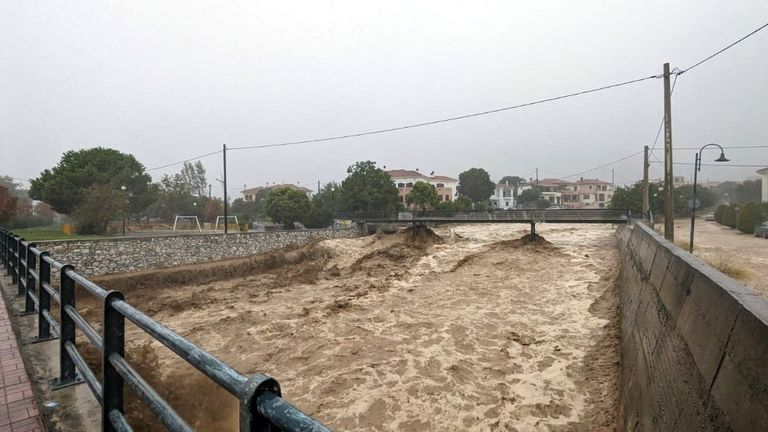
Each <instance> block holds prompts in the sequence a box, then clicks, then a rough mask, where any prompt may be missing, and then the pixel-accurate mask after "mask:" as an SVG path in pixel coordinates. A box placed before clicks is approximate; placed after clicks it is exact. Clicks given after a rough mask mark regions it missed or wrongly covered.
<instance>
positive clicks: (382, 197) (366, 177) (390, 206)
mask: <svg viewBox="0 0 768 432" xmlns="http://www.w3.org/2000/svg"><path fill="white" fill-rule="evenodd" d="M347 174H348V175H347V178H345V179H344V181H342V182H341V189H342V191H343V208H345V209H346V210H348V211H352V212H355V211H387V210H395V209H397V208H398V206H399V204H400V197H399V195H398V191H397V187H396V186H395V183H394V182H393V181H392V177H390V175H389V174H387V172H386V171H384V170H382V169H379V168H377V167H376V162H372V161H361V162H357V163H355V164H354V165H352V166H350V167H349V168H347Z"/></svg>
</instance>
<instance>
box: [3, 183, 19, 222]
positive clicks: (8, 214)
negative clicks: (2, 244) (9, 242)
mask: <svg viewBox="0 0 768 432" xmlns="http://www.w3.org/2000/svg"><path fill="white" fill-rule="evenodd" d="M17 200H18V198H16V197H15V196H13V195H11V192H10V191H9V190H8V188H6V187H5V186H0V223H7V222H8V221H10V220H11V219H13V217H14V216H15V215H16V201H17Z"/></svg>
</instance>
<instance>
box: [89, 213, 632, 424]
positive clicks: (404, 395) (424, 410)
mask: <svg viewBox="0 0 768 432" xmlns="http://www.w3.org/2000/svg"><path fill="white" fill-rule="evenodd" d="M539 228H540V229H539V232H540V234H541V235H542V236H543V237H544V238H545V239H546V240H543V239H540V240H539V241H538V242H536V243H534V244H526V243H525V242H523V241H520V240H516V239H520V238H521V237H522V236H523V235H524V234H525V233H526V231H525V230H523V229H521V226H519V225H457V226H441V227H438V228H435V231H434V233H435V234H428V235H423V233H422V235H420V236H414V235H413V234H412V233H399V234H394V235H377V236H370V237H365V238H358V239H339V240H326V241H322V242H317V243H312V244H309V245H305V246H303V247H300V248H294V249H292V250H285V251H278V252H273V253H268V254H264V255H260V256H256V257H253V258H250V259H241V260H233V261H230V262H222V263H211V264H208V265H206V266H203V267H200V266H198V267H196V268H191V267H190V268H175V269H167V270H161V271H149V272H140V273H136V274H131V275H115V276H109V277H105V278H102V279H101V280H100V282H101V283H102V284H103V285H105V286H106V287H109V288H112V289H120V290H123V291H124V293H125V295H126V298H127V300H128V301H129V302H130V303H132V304H134V305H136V306H137V307H138V308H139V309H142V310H144V311H146V312H147V313H148V314H149V315H151V316H152V317H154V318H155V319H157V320H159V321H160V322H162V323H164V324H165V325H167V326H169V327H170V328H172V329H174V330H175V331H177V332H179V333H180V334H182V335H183V336H185V337H187V338H189V339H190V340H192V341H193V342H195V343H196V344H198V345H200V346H202V347H203V348H205V349H206V350H208V351H210V352H211V353H213V354H214V355H216V356H217V357H219V358H221V359H223V360H224V361H226V362H228V363H229V364H231V365H232V366H233V367H235V368H236V369H238V370H239V371H241V372H243V373H254V372H263V373H266V374H269V375H271V376H273V377H275V378H276V379H277V380H278V381H279V382H280V384H281V386H282V390H283V394H284V395H285V397H286V398H287V399H288V400H289V401H291V402H292V403H294V404H296V405H297V406H298V407H300V408H301V409H302V410H304V411H305V412H307V413H308V414H310V415H312V416H314V417H316V418H318V419H320V420H321V421H322V422H324V423H325V424H327V425H328V426H329V427H331V428H332V429H335V430H369V431H401V430H402V431H428V430H435V431H437V430H441V431H443V430H505V431H515V430H517V431H536V430H541V431H566V430H567V431H571V430H573V431H601V430H604V431H608V430H615V425H614V421H615V419H614V414H615V410H616V397H617V394H616V393H617V376H618V318H617V286H616V284H617V277H618V268H619V264H618V252H617V250H616V244H615V237H614V229H615V227H611V226H600V225H541V226H540V227H539ZM193 277H194V278H197V279H199V280H202V281H203V282H202V283H192V282H190V281H191V280H192V279H193ZM79 306H80V308H81V309H83V310H84V312H85V313H86V314H88V315H89V316H91V317H92V318H95V317H96V316H97V315H98V313H99V307H98V306H97V305H96V304H88V303H81V304H80V305H79ZM127 340H128V341H129V342H128V347H127V352H128V356H129V360H130V361H132V362H133V363H134V364H135V365H136V366H137V368H138V369H139V370H140V371H141V373H142V374H143V375H145V376H146V377H147V378H148V380H149V381H150V382H151V383H152V384H153V385H154V386H155V388H157V389H159V390H160V393H161V394H163V395H164V396H165V397H166V398H168V400H169V401H170V402H171V404H172V405H173V406H174V407H176V408H177V409H178V411H179V412H180V413H181V414H182V416H183V417H184V418H185V419H187V420H188V421H189V423H190V424H191V425H192V426H193V427H195V428H197V429H199V430H221V431H224V430H237V402H236V400H235V399H234V398H232V397H231V396H229V395H228V394H226V393H225V392H224V391H223V390H220V389H218V388H217V387H216V386H215V385H213V384H212V383H210V382H209V381H208V380H207V379H206V378H204V377H202V376H201V375H200V374H199V373H197V372H196V371H194V370H192V369H191V368H190V367H189V366H187V365H185V364H184V363H183V361H181V360H180V359H179V358H178V357H176V356H175V355H174V354H173V353H171V352H170V351H168V350H167V349H165V348H164V347H162V346H161V345H159V344H158V343H157V342H153V341H151V340H150V338H148V337H147V336H145V335H143V334H142V333H140V332H139V331H138V330H137V329H134V328H129V329H128V337H127ZM136 406H137V404H136V402H135V401H134V402H130V403H129V407H128V411H129V412H132V413H131V415H130V417H129V418H130V419H131V421H132V422H133V424H134V425H135V427H136V428H137V430H153V429H158V430H159V428H158V426H157V425H156V424H155V423H153V420H152V418H151V415H149V414H148V413H147V412H146V411H145V410H143V411H142V410H138V411H137V410H136Z"/></svg>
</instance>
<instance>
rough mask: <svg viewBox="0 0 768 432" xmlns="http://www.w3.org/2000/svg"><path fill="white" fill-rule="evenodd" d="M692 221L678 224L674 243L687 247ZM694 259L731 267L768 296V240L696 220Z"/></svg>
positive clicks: (679, 221)
mask: <svg viewBox="0 0 768 432" xmlns="http://www.w3.org/2000/svg"><path fill="white" fill-rule="evenodd" d="M690 230H691V221H690V219H677V220H675V240H676V241H677V242H678V243H681V244H682V243H684V244H685V246H687V245H688V240H689V236H690ZM693 245H694V251H693V253H694V255H697V256H699V257H701V258H702V259H704V260H705V261H707V262H708V263H710V264H712V265H714V266H715V267H719V266H721V265H729V266H731V267H733V268H735V269H736V270H738V271H739V273H740V274H739V275H738V277H737V278H736V279H738V280H739V281H740V282H743V283H744V284H746V285H747V286H749V287H751V288H753V289H754V290H755V291H757V292H759V293H761V294H762V295H765V296H768V240H766V239H762V238H757V237H755V236H754V235H752V234H744V233H742V232H741V231H739V230H735V229H731V228H728V227H726V226H723V225H720V224H718V223H717V222H712V221H709V222H705V221H703V220H696V233H695V237H694V241H693Z"/></svg>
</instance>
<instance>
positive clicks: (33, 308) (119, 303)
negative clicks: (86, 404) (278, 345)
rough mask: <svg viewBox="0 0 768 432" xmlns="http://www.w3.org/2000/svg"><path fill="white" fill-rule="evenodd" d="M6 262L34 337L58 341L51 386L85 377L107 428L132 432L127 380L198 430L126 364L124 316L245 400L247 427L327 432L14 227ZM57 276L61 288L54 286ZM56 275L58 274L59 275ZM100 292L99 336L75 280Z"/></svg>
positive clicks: (0, 249)
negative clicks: (31, 318) (86, 354)
mask: <svg viewBox="0 0 768 432" xmlns="http://www.w3.org/2000/svg"><path fill="white" fill-rule="evenodd" d="M0 261H2V264H3V266H4V267H5V270H6V274H7V275H9V276H11V280H12V282H13V283H14V284H17V287H18V295H19V296H24V298H25V305H24V306H25V307H24V314H36V315H37V336H36V337H35V341H41V342H42V341H48V340H55V339H58V341H59V376H58V377H57V378H56V379H55V380H53V381H52V384H51V388H52V389H54V390H55V389H58V388H62V387H66V386H70V385H74V384H79V383H81V382H85V383H86V384H87V385H88V387H89V388H90V390H91V392H92V393H93V396H94V397H95V398H96V400H97V401H98V402H99V404H100V405H101V425H102V426H101V427H102V430H103V431H132V430H133V429H132V428H131V426H130V425H129V424H128V421H127V420H126V417H125V411H124V406H123V405H124V404H123V387H124V385H125V384H128V385H129V386H130V387H131V388H132V389H133V390H134V391H135V392H136V394H137V395H138V397H139V399H140V400H141V401H142V403H144V404H145V405H146V406H147V407H149V409H150V410H151V411H152V412H153V413H154V414H155V415H156V416H157V417H158V419H159V420H160V421H161V422H162V423H163V425H164V426H165V427H166V428H167V429H168V430H170V431H191V430H193V429H192V428H191V427H190V426H189V425H188V424H187V423H186V422H185V421H184V419H183V418H181V416H180V415H179V414H178V413H177V412H176V411H175V410H174V409H173V407H171V406H170V405H169V404H168V402H166V401H165V400H164V399H163V398H162V397H161V396H160V395H159V394H158V393H157V392H156V391H155V390H154V389H153V388H152V387H151V386H150V385H149V384H148V383H147V382H146V381H145V380H144V379H143V378H142V377H141V375H140V374H139V373H138V372H137V371H136V370H135V369H134V368H133V367H132V366H131V365H130V364H129V363H128V361H127V360H126V358H125V352H124V350H125V319H128V320H129V321H131V322H132V323H134V324H135V325H136V326H137V327H139V328H140V329H141V330H143V331H144V332H146V333H147V334H149V335H150V336H151V337H152V338H154V339H155V340H157V341H159V342H160V343H162V344H163V345H165V346H166V347H168V348H170V349H171V350H172V351H173V352H175V353H176V354H177V355H178V356H179V357H181V358H182V359H183V360H184V361H186V362H187V363H189V364H190V365H192V366H194V367H195V368H197V370H199V371H200V372H202V373H203V374H204V375H205V376H207V377H208V378H210V379H211V380H212V381H213V382H215V383H216V384H217V385H219V386H220V387H222V388H224V389H225V390H226V391H228V392H229V393H230V394H232V395H233V396H235V397H236V398H237V399H238V400H239V401H240V414H239V415H240V430H241V431H328V430H330V429H328V428H327V427H325V426H324V425H322V424H321V423H320V422H318V421H317V420H315V419H313V418H311V417H309V416H307V415H306V414H304V413H303V412H301V411H300V410H299V409H298V408H296V407H295V406H293V405H291V404H290V403H289V402H287V401H286V400H285V399H283V398H282V395H281V392H280V385H279V384H278V382H277V381H276V380H275V379H274V378H271V377H269V376H267V375H263V374H255V375H252V376H246V375H243V374H241V373H240V372H238V371H237V370H235V369H233V368H232V367H231V366H229V365H227V364H226V363H224V362H222V361H221V360H219V359H218V358H216V357H214V356H213V355H211V354H210V353H208V352H206V351H205V350H203V349H201V348H200V347H198V346H196V345H195V344H193V343H191V342H189V341H188V340H186V339H184V338H183V337H182V336H180V335H178V334H177V333H175V332H173V331H172V330H170V329H169V328H167V327H165V326H164V325H162V324H160V323H159V322H157V321H155V320H153V319H152V318H150V317H149V316H147V315H146V314H144V313H143V312H141V311H140V310H138V309H136V308H135V307H133V306H131V305H130V304H129V303H127V302H126V301H125V298H124V296H123V294H122V293H120V292H119V291H107V290H105V289H103V288H101V287H100V286H98V285H96V284H95V283H93V282H91V281H89V280H88V279H86V278H84V277H83V276H81V275H79V274H78V273H77V272H76V271H75V268H74V267H73V266H71V265H67V264H64V263H61V262H58V261H56V260H54V259H53V258H52V257H51V256H50V254H49V253H48V252H45V251H41V250H39V249H38V248H37V247H36V245H35V244H34V243H30V242H27V241H26V240H24V239H23V238H20V237H19V236H17V235H14V234H13V233H12V232H10V231H8V230H5V229H3V228H0ZM52 273H57V274H58V278H54V280H56V279H58V281H59V283H58V284H59V289H58V290H57V289H56V288H54V286H53V285H52V284H51V280H52ZM54 276H55V274H54ZM76 284H77V285H80V286H81V287H82V288H84V289H85V290H86V291H87V292H88V293H89V294H91V295H94V296H96V297H97V298H98V299H99V300H101V301H102V305H103V317H104V319H103V325H102V331H101V334H99V332H97V331H96V330H95V329H94V327H93V326H92V325H91V324H90V323H89V322H88V321H87V320H86V319H85V318H84V317H83V316H82V315H80V313H79V312H78V311H77V309H76V308H75V285H76ZM51 300H53V301H54V302H55V303H57V304H58V305H59V319H60V322H57V321H56V319H55V317H54V316H53V315H51ZM77 329H79V330H80V331H81V332H82V333H83V334H84V335H85V336H86V338H87V339H88V341H89V342H90V344H91V345H93V346H94V347H96V348H97V349H98V350H99V351H101V355H102V357H101V365H102V366H101V367H102V370H101V380H99V379H98V378H97V377H96V374H94V372H93V371H92V370H91V369H90V367H89V366H88V364H87V362H86V361H85V359H84V358H83V356H82V355H81V353H80V352H79V351H78V349H77V345H76V343H75V337H76V330H77Z"/></svg>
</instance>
